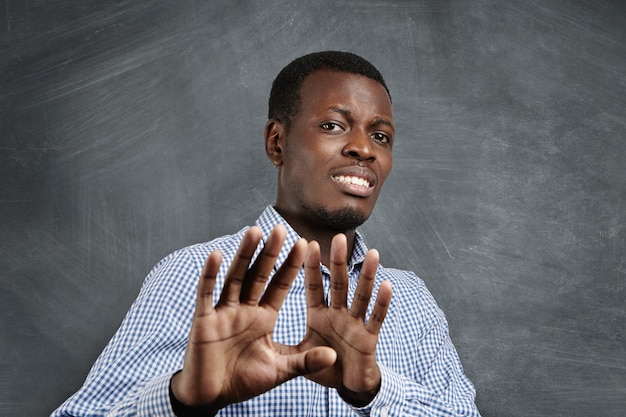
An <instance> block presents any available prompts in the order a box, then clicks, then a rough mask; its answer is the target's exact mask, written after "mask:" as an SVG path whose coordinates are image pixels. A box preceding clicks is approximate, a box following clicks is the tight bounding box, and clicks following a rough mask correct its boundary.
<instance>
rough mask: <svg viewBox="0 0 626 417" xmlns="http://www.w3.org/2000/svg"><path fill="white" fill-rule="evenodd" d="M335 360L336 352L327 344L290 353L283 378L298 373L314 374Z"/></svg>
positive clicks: (297, 374)
mask: <svg viewBox="0 0 626 417" xmlns="http://www.w3.org/2000/svg"><path fill="white" fill-rule="evenodd" d="M336 360H337V352H336V351H335V350H334V349H332V348H329V347H327V346H318V347H314V348H311V349H309V350H307V351H304V352H301V353H297V354H294V355H290V356H289V357H288V358H287V370H286V375H285V378H286V380H287V379H291V378H294V377H296V376H300V375H309V374H314V373H316V372H319V371H321V370H323V369H326V368H328V367H329V366H332V365H334V364H335V361H336Z"/></svg>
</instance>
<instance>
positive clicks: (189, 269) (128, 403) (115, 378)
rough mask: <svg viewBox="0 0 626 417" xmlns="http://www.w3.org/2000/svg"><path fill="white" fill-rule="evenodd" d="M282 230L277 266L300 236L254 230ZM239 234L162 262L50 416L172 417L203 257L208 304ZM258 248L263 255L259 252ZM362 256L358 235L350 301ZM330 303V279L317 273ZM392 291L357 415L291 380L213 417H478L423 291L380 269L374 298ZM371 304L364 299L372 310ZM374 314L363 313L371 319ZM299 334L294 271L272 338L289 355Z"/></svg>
mask: <svg viewBox="0 0 626 417" xmlns="http://www.w3.org/2000/svg"><path fill="white" fill-rule="evenodd" d="M279 223H282V224H285V225H286V226H287V230H288V233H287V241H286V243H285V246H284V248H283V250H282V252H281V253H280V256H279V258H278V261H277V265H280V264H282V262H283V261H284V260H285V258H286V257H287V254H288V252H289V248H291V246H292V245H293V244H294V243H295V242H296V241H297V240H298V238H299V236H298V234H297V233H296V232H295V231H294V230H293V229H292V228H291V227H289V226H288V225H287V223H286V221H285V220H284V219H283V218H282V217H281V216H280V215H279V214H278V213H277V212H276V211H275V210H274V209H273V208H272V207H268V208H267V209H266V210H265V211H264V212H263V214H262V215H261V217H260V218H259V219H258V221H257V224H258V225H259V226H260V227H261V229H262V230H263V241H265V240H266V239H267V237H268V235H269V233H270V231H271V230H272V228H273V227H274V226H275V225H276V224H279ZM245 231H246V229H243V230H241V231H240V232H239V233H237V234H234V235H231V236H224V237H221V238H218V239H215V240H213V241H211V242H207V243H202V244H197V245H193V246H189V247H187V248H184V249H181V250H179V251H177V252H174V253H173V254H171V255H169V256H167V257H166V258H164V259H163V260H162V261H160V262H159V263H158V264H157V265H156V266H155V267H154V269H153V270H152V271H151V272H150V274H149V275H148V276H147V277H146V279H145V281H144V283H143V286H142V288H141V291H140V293H139V296H138V297H137V299H136V300H135V302H134V303H133V305H132V307H131V308H130V310H129V311H128V313H127V315H126V317H125V318H124V321H123V322H122V324H121V326H120V328H119V330H118V331H117V333H116V334H115V335H114V336H113V338H112V339H111V341H110V342H109V344H108V345H107V346H106V348H105V349H104V351H103V352H102V354H101V355H100V357H99V358H98V360H97V361H96V363H95V364H94V365H93V367H92V369H91V371H90V372H89V375H88V376H87V379H86V381H85V384H84V385H83V387H82V388H81V389H80V390H79V391H78V392H77V393H76V394H74V395H73V396H72V397H70V398H69V399H68V400H67V401H66V402H65V403H64V404H63V405H61V407H59V409H58V410H56V411H55V412H54V413H53V414H52V416H54V417H58V416H93V417H95V416H146V417H147V416H150V417H152V416H174V414H173V412H172V409H171V406H170V402H169V391H168V388H169V381H170V378H171V376H172V375H173V374H174V373H175V372H176V371H178V370H179V369H181V367H182V365H183V355H184V352H185V348H186V346H187V341H188V333H189V328H190V325H191V320H192V315H193V311H194V305H195V292H196V286H197V282H198V278H199V276H200V271H201V269H202V267H203V264H204V261H205V259H206V258H207V256H208V255H209V253H210V252H211V251H213V250H215V249H219V250H220V251H221V252H222V254H223V262H222V266H221V270H220V276H219V278H218V282H217V284H216V294H217V295H219V290H220V289H221V288H222V284H223V279H224V275H225V273H226V270H227V268H228V265H230V263H231V261H232V259H233V257H234V255H235V253H236V251H237V249H238V245H239V242H240V241H241V239H242V237H243V235H244V233H245ZM259 246H261V245H259ZM366 252H367V248H366V246H365V243H364V241H363V238H362V236H361V235H360V234H358V233H357V239H356V244H355V248H354V252H353V254H352V259H351V262H350V264H349V277H350V289H349V298H350V299H352V296H353V295H354V291H355V289H356V284H357V280H358V276H359V271H360V268H361V265H362V262H363V259H364V257H365V253H366ZM322 272H323V277H324V285H325V290H326V294H327V295H328V291H329V288H328V284H329V279H330V274H329V271H328V269H327V268H326V267H324V266H322ZM383 280H389V281H391V283H392V285H393V297H392V300H391V305H390V307H389V311H388V313H387V317H386V319H385V322H384V324H383V327H382V329H381V332H380V337H379V340H378V346H377V351H376V356H377V361H378V365H379V367H380V370H381V373H382V384H381V388H380V392H379V393H378V394H377V396H376V397H375V398H374V400H373V401H372V402H371V403H370V404H369V405H367V406H366V407H363V408H354V407H351V406H350V405H348V404H346V403H345V402H344V401H343V400H342V399H341V398H340V397H339V395H338V394H337V391H335V390H334V389H331V388H326V387H323V386H320V385H318V384H316V383H314V382H311V381H309V380H307V379H306V378H304V377H298V378H295V379H293V380H291V381H288V382H285V383H284V384H282V385H280V386H278V387H276V388H274V389H273V390H271V391H269V392H267V393H265V394H263V395H260V396H258V397H256V398H253V399H251V400H248V401H245V402H243V403H238V404H232V405H230V406H228V407H226V408H224V409H223V410H221V411H220V413H219V414H218V415H219V416H233V417H235V416H246V417H250V416H255V417H256V416H259V417H263V416H267V417H270V416H272V417H274V416H294V417H295V416H333V417H334V416H370V415H371V416H479V413H478V410H477V409H476V406H475V405H474V397H475V390H474V386H473V385H472V383H471V382H470V380H469V379H468V378H467V377H466V376H465V374H464V373H463V368H462V367H461V363H460V361H459V358H458V355H457V353H456V350H455V348H454V346H453V345H452V342H451V341H450V337H449V335H448V324H447V322H446V319H445V317H444V315H443V313H442V312H441V310H440V309H439V308H438V307H437V304H436V303H435V300H434V299H433V297H432V295H431V294H430V293H429V292H428V290H427V289H426V287H425V285H424V282H423V281H422V280H421V279H419V278H418V277H417V276H415V274H413V273H411V272H407V271H400V270H396V269H388V268H384V267H382V266H380V267H379V269H378V273H377V276H376V283H375V290H374V292H376V288H378V286H379V285H380V283H381V282H382V281H383ZM374 299H375V295H374V296H372V304H373V300H374ZM371 308H372V305H370V307H369V309H370V311H371ZM368 314H369V312H368ZM305 331H306V298H305V288H304V273H303V271H302V270H301V271H300V274H299V275H298V277H297V278H296V280H295V282H294V283H293V286H292V288H291V290H290V293H289V295H288V297H287V299H286V300H285V303H284V304H283V307H282V308H281V310H280V313H279V316H278V320H277V323H276V329H275V332H274V338H275V340H276V341H277V342H280V343H284V344H290V345H296V344H298V343H299V342H300V340H302V338H303V337H304V334H305Z"/></svg>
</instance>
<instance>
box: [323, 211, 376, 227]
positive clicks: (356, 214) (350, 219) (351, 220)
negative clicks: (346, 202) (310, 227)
mask: <svg viewBox="0 0 626 417" xmlns="http://www.w3.org/2000/svg"><path fill="white" fill-rule="evenodd" d="M315 213H316V215H317V218H318V219H319V221H320V223H322V224H325V225H326V226H328V227H329V228H331V229H332V230H335V231H337V232H345V231H348V230H354V229H356V228H357V227H359V226H360V225H362V224H363V223H365V221H366V220H367V219H368V217H369V214H366V213H364V212H363V211H362V210H358V209H356V208H354V207H344V208H341V209H335V210H329V209H327V208H325V207H317V209H316V210H315Z"/></svg>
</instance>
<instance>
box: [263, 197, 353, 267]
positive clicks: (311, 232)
mask: <svg viewBox="0 0 626 417" xmlns="http://www.w3.org/2000/svg"><path fill="white" fill-rule="evenodd" d="M274 209H275V210H276V211H277V212H278V213H279V214H280V215H281V216H282V217H283V218H284V219H285V220H286V221H287V223H289V225H290V226H291V227H292V228H293V229H294V230H295V231H296V232H297V233H298V235H300V237H302V238H304V239H306V240H307V241H308V242H311V241H316V242H317V243H319V245H320V258H321V261H322V264H323V265H324V266H326V267H329V264H330V243H331V241H332V239H333V237H335V235H337V234H339V233H343V234H344V235H346V238H347V241H348V253H347V254H346V263H349V262H350V258H351V257H352V251H353V249H354V242H355V240H356V230H354V229H352V230H343V231H338V230H334V229H331V228H329V227H327V226H324V225H321V224H319V223H316V222H311V221H308V220H307V219H302V218H301V217H297V216H291V215H290V213H288V212H285V211H284V210H281V209H280V208H278V207H276V206H274Z"/></svg>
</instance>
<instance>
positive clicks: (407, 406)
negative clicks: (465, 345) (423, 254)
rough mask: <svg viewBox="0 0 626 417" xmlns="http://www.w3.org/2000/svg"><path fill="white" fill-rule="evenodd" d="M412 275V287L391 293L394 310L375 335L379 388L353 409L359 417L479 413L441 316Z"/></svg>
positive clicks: (454, 416) (445, 416) (452, 416)
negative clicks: (384, 330) (363, 404)
mask: <svg viewBox="0 0 626 417" xmlns="http://www.w3.org/2000/svg"><path fill="white" fill-rule="evenodd" d="M414 279H415V280H416V282H417V283H418V288H417V289H416V288H415V287H414V286H413V288H410V291H409V292H408V293H407V291H406V290H407V289H404V291H400V292H399V294H398V291H395V292H394V297H396V302H395V304H396V306H397V307H398V309H399V310H397V312H395V313H392V314H393V316H394V317H393V318H392V320H391V322H392V323H385V324H390V326H389V328H388V329H387V333H386V334H384V335H383V334H381V338H380V339H379V345H378V349H379V351H378V353H377V354H378V355H379V367H380V371H381V378H382V381H381V388H380V391H379V392H378V394H377V395H376V397H375V398H374V400H372V402H371V403H370V404H369V405H368V406H366V407H364V408H356V409H354V411H355V412H356V413H357V414H358V415H360V416H381V417H385V416H429V417H457V416H471V417H480V413H479V411H478V409H477V408H476V405H475V396H476V391H475V388H474V385H473V384H472V382H471V381H470V380H469V378H468V377H467V376H466V375H465V373H464V371H463V367H462V365H461V361H460V359H459V357H458V354H457V352H456V349H455V348H454V346H453V344H452V341H451V339H450V336H449V330H448V323H447V321H446V319H445V316H444V314H443V312H442V311H441V310H440V309H439V307H438V306H437V304H436V302H435V300H434V298H433V297H432V295H431V294H430V292H429V291H428V289H427V288H426V287H425V285H424V283H423V282H422V281H421V280H420V279H419V278H417V277H414ZM394 285H395V283H394ZM399 287H400V289H402V285H399ZM394 290H396V288H394ZM415 294H417V296H414V295H415ZM388 318H389V317H388ZM384 326H385V325H383V327H384ZM390 335H394V336H390Z"/></svg>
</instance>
